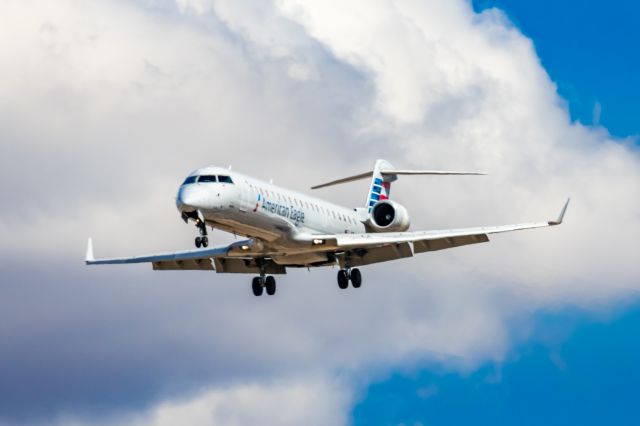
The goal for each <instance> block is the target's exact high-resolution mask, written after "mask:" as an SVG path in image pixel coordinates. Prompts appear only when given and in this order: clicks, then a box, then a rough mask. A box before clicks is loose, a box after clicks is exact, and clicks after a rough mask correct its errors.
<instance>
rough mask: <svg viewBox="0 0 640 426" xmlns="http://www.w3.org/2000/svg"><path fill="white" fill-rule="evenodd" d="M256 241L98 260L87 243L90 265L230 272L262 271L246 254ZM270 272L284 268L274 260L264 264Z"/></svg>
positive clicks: (91, 244) (284, 271)
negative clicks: (142, 264) (131, 264)
mask: <svg viewBox="0 0 640 426" xmlns="http://www.w3.org/2000/svg"><path fill="white" fill-rule="evenodd" d="M251 244H252V241H251V240H245V241H238V242H234V243H233V244H230V245H228V246H218V247H211V248H203V249H195V250H184V251H176V252H171V253H159V254H149V255H144V256H135V257H117V258H111V259H95V258H94V255H93V242H92V241H91V238H89V242H88V245H87V256H86V259H85V263H86V264H87V265H114V264H124V263H151V264H152V266H153V269H154V270H163V271H165V270H200V271H214V270H215V271H216V272H226V273H256V274H259V273H260V271H261V267H260V265H258V264H257V263H256V260H255V258H253V257H251V256H250V255H246V256H245V255H244V253H243V247H248V246H250V245H251ZM262 269H264V271H265V273H267V274H284V273H286V270H285V268H284V267H282V266H280V265H277V264H276V263H274V262H273V261H271V260H265V261H264V262H263V264H262Z"/></svg>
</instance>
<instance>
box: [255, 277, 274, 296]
mask: <svg viewBox="0 0 640 426" xmlns="http://www.w3.org/2000/svg"><path fill="white" fill-rule="evenodd" d="M265 288H266V289H267V294H268V295H269V296H273V295H274V294H276V279H275V278H273V276H271V275H269V276H266V277H265V276H264V275H260V276H259V277H253V280H251V289H252V290H253V295H254V296H262V292H263V290H264V289H265Z"/></svg>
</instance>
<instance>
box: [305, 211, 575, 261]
mask: <svg viewBox="0 0 640 426" xmlns="http://www.w3.org/2000/svg"><path fill="white" fill-rule="evenodd" d="M568 205H569V200H567V202H566V203H565V204H564V207H563V208H562V211H561V212H560V215H559V216H558V218H557V219H556V220H553V221H548V222H532V223H523V224H516V225H502V226H483V227H477V228H462V229H446V230H436V231H414V232H381V233H370V234H337V235H331V236H322V237H320V236H315V238H316V239H318V238H320V239H323V238H324V239H326V244H327V245H329V246H334V247H335V248H336V249H337V250H340V251H345V252H348V256H349V262H350V263H351V264H352V265H354V266H356V265H367V264H370V263H377V262H384V261H387V260H395V259H401V258H404V257H411V256H413V253H424V252H427V251H436V250H443V249H447V248H453V247H459V246H464V245H468V244H477V243H485V242H488V241H489V234H497V233H501V232H510V231H518V230H522V229H533V228H544V227H548V226H555V225H560V224H561V223H562V220H563V218H564V214H565V212H566V210H567V206H568ZM410 245H412V246H413V250H412V248H411V246H410Z"/></svg>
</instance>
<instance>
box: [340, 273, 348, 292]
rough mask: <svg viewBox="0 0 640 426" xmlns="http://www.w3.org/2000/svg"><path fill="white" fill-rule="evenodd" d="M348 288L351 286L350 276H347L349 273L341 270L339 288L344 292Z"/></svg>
mask: <svg viewBox="0 0 640 426" xmlns="http://www.w3.org/2000/svg"><path fill="white" fill-rule="evenodd" d="M348 286H349V276H348V275H347V271H346V270H344V269H340V270H339V271H338V287H340V288H341V289H343V290H344V289H345V288H347V287H348Z"/></svg>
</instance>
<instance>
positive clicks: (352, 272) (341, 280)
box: [338, 268, 362, 290]
mask: <svg viewBox="0 0 640 426" xmlns="http://www.w3.org/2000/svg"><path fill="white" fill-rule="evenodd" d="M349 281H351V285H352V286H353V288H360V286H361V285H362V274H361V273H360V270H359V269H358V268H353V269H351V268H345V269H340V270H339V271H338V287H340V288H341V289H343V290H344V289H346V288H347V287H349Z"/></svg>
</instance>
